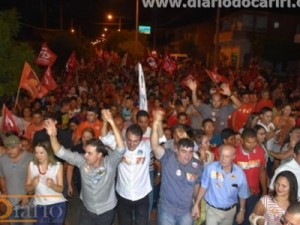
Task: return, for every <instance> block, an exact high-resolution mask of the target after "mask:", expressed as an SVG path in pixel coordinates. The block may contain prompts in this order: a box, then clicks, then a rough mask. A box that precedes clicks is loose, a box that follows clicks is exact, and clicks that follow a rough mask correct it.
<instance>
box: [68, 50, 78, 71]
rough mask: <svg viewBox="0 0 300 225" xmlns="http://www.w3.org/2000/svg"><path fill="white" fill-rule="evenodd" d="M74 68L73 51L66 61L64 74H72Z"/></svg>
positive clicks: (74, 57)
mask: <svg viewBox="0 0 300 225" xmlns="http://www.w3.org/2000/svg"><path fill="white" fill-rule="evenodd" d="M75 68H76V55H75V52H74V51H73V52H72V53H71V55H70V57H69V59H68V62H67V65H66V72H67V73H71V72H74V70H75Z"/></svg>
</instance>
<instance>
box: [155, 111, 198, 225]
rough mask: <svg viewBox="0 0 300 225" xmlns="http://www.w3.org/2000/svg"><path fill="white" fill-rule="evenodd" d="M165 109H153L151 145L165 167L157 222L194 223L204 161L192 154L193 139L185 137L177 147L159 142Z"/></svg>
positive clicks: (180, 224) (159, 224) (179, 224)
mask: <svg viewBox="0 0 300 225" xmlns="http://www.w3.org/2000/svg"><path fill="white" fill-rule="evenodd" d="M163 117H164V113H163V112H162V111H154V112H153V119H154V121H153V124H152V133H151V146H152V150H153V153H154V156H155V157H156V158H157V159H158V160H160V162H161V167H162V178H161V189H160V202H159V208H158V225H165V224H170V225H171V224H174V225H175V224H177V225H192V224H193V218H192V216H191V210H192V206H193V197H194V196H195V194H196V193H197V192H198V190H199V184H200V175H201V173H202V168H203V167H202V165H201V163H200V162H199V161H198V160H196V159H194V158H193V152H194V142H193V140H191V139H188V138H182V139H180V140H179V142H178V145H177V151H176V152H175V151H174V150H172V149H165V148H164V147H162V146H161V145H160V144H159V137H160V136H161V135H162V121H163Z"/></svg>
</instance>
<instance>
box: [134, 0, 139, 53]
mask: <svg viewBox="0 0 300 225" xmlns="http://www.w3.org/2000/svg"><path fill="white" fill-rule="evenodd" d="M138 33H139V0H136V1H135V38H134V45H135V46H134V47H135V51H136V52H137V50H138Z"/></svg>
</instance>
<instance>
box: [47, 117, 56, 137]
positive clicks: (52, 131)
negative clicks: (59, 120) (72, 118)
mask: <svg viewBox="0 0 300 225" xmlns="http://www.w3.org/2000/svg"><path fill="white" fill-rule="evenodd" d="M44 127H45V129H46V130H47V134H48V135H49V136H56V135H57V129H56V126H55V122H54V121H53V120H51V119H48V120H45V121H44Z"/></svg>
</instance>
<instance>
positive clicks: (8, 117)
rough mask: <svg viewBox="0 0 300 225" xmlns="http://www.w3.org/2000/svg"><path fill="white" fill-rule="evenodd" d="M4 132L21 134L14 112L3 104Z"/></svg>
mask: <svg viewBox="0 0 300 225" xmlns="http://www.w3.org/2000/svg"><path fill="white" fill-rule="evenodd" d="M1 126H2V132H3V133H7V132H15V133H17V134H18V135H20V134H21V131H20V129H19V128H18V127H17V125H16V122H15V120H14V117H13V114H12V112H11V111H9V110H8V108H7V107H6V106H5V105H4V104H3V115H2V124H1Z"/></svg>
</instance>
